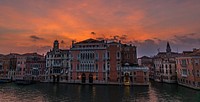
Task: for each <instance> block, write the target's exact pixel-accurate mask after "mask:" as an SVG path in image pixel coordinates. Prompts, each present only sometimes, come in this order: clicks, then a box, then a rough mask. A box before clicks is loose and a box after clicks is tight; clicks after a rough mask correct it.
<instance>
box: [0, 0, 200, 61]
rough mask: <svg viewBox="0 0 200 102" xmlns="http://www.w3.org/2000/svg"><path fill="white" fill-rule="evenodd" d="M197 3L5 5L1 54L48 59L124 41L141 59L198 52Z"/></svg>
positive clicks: (73, 0)
mask: <svg viewBox="0 0 200 102" xmlns="http://www.w3.org/2000/svg"><path fill="white" fill-rule="evenodd" d="M199 22H200V1H199V0H165V1H164V0H143V1H140V0H92V1H91V0H37V1H36V0H1V1H0V53H2V54H8V53H10V52H12V53H28V52H38V53H40V54H45V53H46V52H47V51H49V50H50V48H52V46H53V41H54V40H55V39H57V40H59V41H60V46H61V48H69V47H70V46H71V41H72V40H76V41H81V40H85V39H88V38H94V39H95V38H107V39H117V40H122V42H124V43H128V44H133V45H136V46H137V51H138V57H140V56H142V55H147V56H153V55H155V54H157V52H158V50H160V51H165V50H166V45H167V41H168V42H169V43H170V45H171V48H172V51H174V52H182V51H183V50H192V49H193V48H200V23H199Z"/></svg>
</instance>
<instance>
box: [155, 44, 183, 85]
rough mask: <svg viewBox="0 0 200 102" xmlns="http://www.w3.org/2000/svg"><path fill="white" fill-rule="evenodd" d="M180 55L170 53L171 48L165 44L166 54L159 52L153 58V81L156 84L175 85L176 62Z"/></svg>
mask: <svg viewBox="0 0 200 102" xmlns="http://www.w3.org/2000/svg"><path fill="white" fill-rule="evenodd" d="M179 55H180V54H179V53H176V52H171V47H170V45H169V43H168V42H167V47H166V52H159V53H158V54H157V55H156V56H154V65H155V72H154V80H155V81H158V82H166V83H176V80H177V77H176V76H177V75H176V74H177V73H176V60H175V58H176V57H178V56H179Z"/></svg>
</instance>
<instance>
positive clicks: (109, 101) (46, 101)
mask: <svg viewBox="0 0 200 102" xmlns="http://www.w3.org/2000/svg"><path fill="white" fill-rule="evenodd" d="M0 102H200V91H197V90H193V89H189V88H186V87H182V86H178V85H176V84H172V85H171V84H164V83H156V82H151V85H150V86H132V87H128V86H111V85H75V84H50V83H39V84H33V85H27V86H22V85H16V84H14V83H7V84H0Z"/></svg>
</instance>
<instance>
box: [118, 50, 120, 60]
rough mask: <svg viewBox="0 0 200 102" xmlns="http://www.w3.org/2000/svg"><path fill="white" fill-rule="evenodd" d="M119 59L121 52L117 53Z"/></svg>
mask: <svg viewBox="0 0 200 102" xmlns="http://www.w3.org/2000/svg"><path fill="white" fill-rule="evenodd" d="M117 59H120V52H119V51H118V52H117Z"/></svg>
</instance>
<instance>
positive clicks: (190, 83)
mask: <svg viewBox="0 0 200 102" xmlns="http://www.w3.org/2000/svg"><path fill="white" fill-rule="evenodd" d="M176 63H177V81H178V84H180V85H184V86H187V87H191V88H194V89H200V49H194V50H193V51H184V52H183V53H182V55H181V56H179V57H177V58H176Z"/></svg>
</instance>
